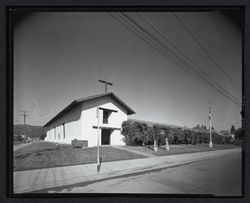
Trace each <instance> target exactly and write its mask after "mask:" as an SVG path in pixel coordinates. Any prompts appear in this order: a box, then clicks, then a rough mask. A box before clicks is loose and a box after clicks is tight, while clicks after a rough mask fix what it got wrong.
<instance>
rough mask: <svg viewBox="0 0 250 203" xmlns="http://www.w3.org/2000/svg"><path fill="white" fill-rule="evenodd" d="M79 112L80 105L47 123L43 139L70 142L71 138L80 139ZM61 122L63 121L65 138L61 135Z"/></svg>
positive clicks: (80, 109)
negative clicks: (49, 123)
mask: <svg viewBox="0 0 250 203" xmlns="http://www.w3.org/2000/svg"><path fill="white" fill-rule="evenodd" d="M81 112H82V106H81V105H79V106H76V107H75V108H73V109H72V110H71V111H70V112H68V113H67V114H65V115H63V116H62V117H61V118H59V119H57V120H56V121H55V122H53V123H52V124H51V125H49V126H48V131H47V134H46V137H45V141H49V142H57V143H65V144H71V140H73V139H81V138H82V136H81V134H82V132H81ZM63 123H65V124H64V127H65V138H64V135H63ZM55 134H56V138H55Z"/></svg>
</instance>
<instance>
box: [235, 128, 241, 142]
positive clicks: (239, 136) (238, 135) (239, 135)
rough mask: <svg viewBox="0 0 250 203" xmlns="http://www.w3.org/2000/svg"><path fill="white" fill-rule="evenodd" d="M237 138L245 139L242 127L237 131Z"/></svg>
mask: <svg viewBox="0 0 250 203" xmlns="http://www.w3.org/2000/svg"><path fill="white" fill-rule="evenodd" d="M235 139H239V140H243V132H242V128H238V129H237V131H236V133H235Z"/></svg>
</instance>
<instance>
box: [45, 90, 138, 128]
mask: <svg viewBox="0 0 250 203" xmlns="http://www.w3.org/2000/svg"><path fill="white" fill-rule="evenodd" d="M105 96H110V97H111V98H113V99H114V100H115V101H116V102H117V103H119V104H120V105H121V106H122V107H123V108H124V109H126V110H127V114H128V115H131V114H134V113H135V111H134V110H133V109H131V108H130V107H129V106H128V105H127V104H125V103H124V102H123V101H122V100H121V99H120V98H118V97H117V96H116V95H115V94H114V93H113V92H107V93H103V94H98V95H94V96H90V97H85V98H82V99H77V100H74V101H73V102H71V103H70V104H69V105H68V106H66V107H65V108H64V109H63V110H62V111H60V112H59V113H58V114H57V115H56V116H55V117H53V118H52V119H51V120H50V121H49V122H47V123H46V124H45V125H44V126H43V127H47V126H48V125H49V124H51V123H53V122H54V121H55V120H57V119H58V118H60V117H61V116H63V115H64V114H66V113H68V112H69V111H70V110H71V109H73V108H74V107H75V106H77V105H79V104H81V103H83V102H86V101H89V100H92V99H97V98H101V97H105Z"/></svg>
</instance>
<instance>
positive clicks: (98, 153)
mask: <svg viewBox="0 0 250 203" xmlns="http://www.w3.org/2000/svg"><path fill="white" fill-rule="evenodd" d="M96 117H97V172H99V171H100V149H99V134H100V132H99V131H100V113H99V107H97V112H96Z"/></svg>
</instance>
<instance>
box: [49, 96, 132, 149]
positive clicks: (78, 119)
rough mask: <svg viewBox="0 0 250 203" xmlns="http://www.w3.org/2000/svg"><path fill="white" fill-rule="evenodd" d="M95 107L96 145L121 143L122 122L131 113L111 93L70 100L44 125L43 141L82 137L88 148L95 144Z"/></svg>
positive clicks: (79, 138)
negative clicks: (44, 135)
mask: <svg viewBox="0 0 250 203" xmlns="http://www.w3.org/2000/svg"><path fill="white" fill-rule="evenodd" d="M98 107H99V124H100V125H99V128H100V133H99V141H100V144H101V145H125V142H124V139H123V138H124V137H123V135H122V134H121V126H122V122H123V121H127V119H128V115H131V114H134V113H135V112H134V111H133V110H132V109H131V108H130V107H129V106H127V105H126V104H125V103H124V102H123V101H122V100H120V99H119V98H118V97H117V96H116V95H115V94H114V93H112V92H108V93H103V94H99V95H95V96H91V97H87V98H83V99H78V100H74V101H73V102H72V103H71V104H69V105H68V106H67V107H66V108H64V109H63V110H62V111H61V112H59V113H58V114H57V115H56V116H55V117H54V118H52V119H51V120H50V121H49V122H48V123H46V124H45V125H44V127H46V129H47V134H46V138H45V141H49V142H57V143H65V144H71V142H72V140H74V139H77V140H86V141H87V142H88V147H92V146H96V145H97V134H98V132H97V131H98V129H97V128H98V127H97V126H98V118H97V108H98Z"/></svg>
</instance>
